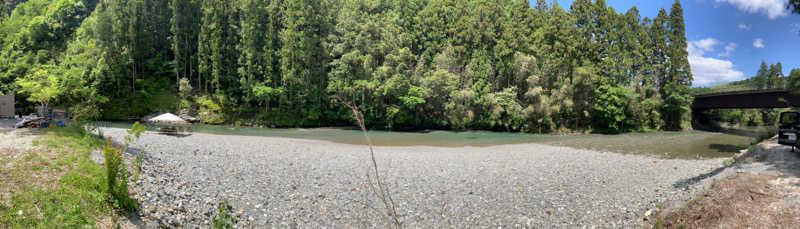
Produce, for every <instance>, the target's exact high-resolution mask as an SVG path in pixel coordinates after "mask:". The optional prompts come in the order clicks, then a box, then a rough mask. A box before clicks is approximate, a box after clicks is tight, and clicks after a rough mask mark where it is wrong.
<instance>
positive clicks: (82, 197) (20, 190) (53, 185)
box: [0, 125, 115, 228]
mask: <svg viewBox="0 0 800 229" xmlns="http://www.w3.org/2000/svg"><path fill="white" fill-rule="evenodd" d="M41 131H42V133H41V134H39V135H38V136H36V137H35V138H34V139H33V140H32V145H33V147H32V149H23V150H17V151H15V150H14V149H11V150H9V151H10V152H2V154H0V159H2V161H3V162H2V163H3V166H2V167H0V177H2V178H0V181H1V182H2V184H1V185H3V186H6V187H8V188H7V190H2V191H3V192H6V193H4V195H3V196H2V199H0V228H78V227H86V226H97V225H109V223H111V221H112V220H111V218H112V217H111V216H112V213H113V212H114V209H115V208H114V207H113V204H112V203H113V201H109V195H107V189H108V187H107V186H108V185H107V181H106V176H105V175H104V174H105V169H104V167H103V166H101V165H98V164H97V163H94V162H92V161H91V160H90V152H91V151H92V150H93V149H97V148H99V147H100V146H102V145H103V144H104V141H103V139H101V138H99V137H96V136H93V135H89V134H87V132H86V131H85V130H84V129H83V127H81V126H77V125H76V126H72V127H64V128H48V129H42V130H41ZM10 134H14V133H10ZM4 137H9V135H6V136H4Z"/></svg>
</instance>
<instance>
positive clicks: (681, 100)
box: [663, 0, 692, 130]
mask: <svg viewBox="0 0 800 229" xmlns="http://www.w3.org/2000/svg"><path fill="white" fill-rule="evenodd" d="M669 14H670V16H669V20H668V21H667V25H668V28H669V31H670V32H669V36H668V38H669V45H668V53H667V54H668V55H669V61H668V67H667V80H666V82H665V83H666V84H665V86H664V112H663V117H664V123H665V124H666V127H667V128H668V129H671V130H679V129H681V128H683V123H684V121H686V120H688V119H689V118H690V117H689V115H688V113H689V105H690V104H691V100H692V97H691V96H690V95H689V87H690V86H691V84H692V73H691V69H690V67H689V59H688V53H687V51H686V46H687V43H686V32H685V29H686V28H685V25H684V22H683V8H682V7H681V4H680V1H678V0H675V3H673V4H672V9H671V10H670V13H669Z"/></svg>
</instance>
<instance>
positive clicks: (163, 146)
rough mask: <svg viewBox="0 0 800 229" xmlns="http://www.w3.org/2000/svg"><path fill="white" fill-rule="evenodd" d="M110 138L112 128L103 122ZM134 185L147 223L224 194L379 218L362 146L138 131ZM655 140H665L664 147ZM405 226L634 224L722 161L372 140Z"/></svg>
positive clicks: (357, 219) (298, 219)
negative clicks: (138, 171)
mask: <svg viewBox="0 0 800 229" xmlns="http://www.w3.org/2000/svg"><path fill="white" fill-rule="evenodd" d="M103 132H104V134H105V136H112V137H114V138H115V139H121V138H122V136H124V134H125V130H123V129H114V128H104V129H103ZM135 146H136V147H138V148H145V149H146V150H147V151H146V156H145V164H144V173H145V174H144V175H143V176H142V177H141V179H140V180H139V181H138V183H137V184H135V186H136V187H137V194H136V195H137V196H138V197H139V198H140V199H141V203H142V209H141V212H140V214H141V216H142V218H143V219H144V221H145V222H146V223H147V225H148V227H157V226H158V225H161V226H184V227H190V228H193V227H207V225H208V223H210V220H211V215H213V214H214V213H215V212H216V211H215V206H216V204H217V203H218V202H219V201H221V200H222V199H228V200H230V202H231V205H232V206H233V208H234V212H236V215H237V217H239V219H240V220H239V222H238V226H240V227H244V228H253V227H271V226H277V227H292V226H298V227H300V228H319V227H323V226H324V227H328V228H341V227H359V228H364V227H376V226H377V227H383V226H386V225H388V224H389V223H390V221H389V219H388V217H387V214H386V212H385V211H383V210H382V208H383V205H382V204H381V203H380V202H378V201H377V198H376V196H375V194H374V193H373V192H372V191H371V189H370V186H369V185H368V183H367V178H366V174H367V171H368V169H369V168H370V167H369V163H368V160H369V159H368V148H367V147H365V146H358V145H347V144H338V143H331V142H325V141H315V140H300V139H289V138H273V137H253V136H228V135H212V134H201V133H196V134H192V135H190V136H183V137H176V136H166V135H159V134H156V133H152V132H147V133H145V134H144V135H142V138H141V139H140V140H139V141H138V142H137V144H135ZM664 147H670V146H668V145H665V146H664ZM375 152H376V156H377V158H378V164H379V167H380V169H381V171H382V173H383V176H384V177H385V180H386V183H388V184H389V187H390V188H391V193H392V196H393V198H394V200H395V202H397V205H398V206H399V209H398V211H399V213H400V217H401V218H402V220H403V223H404V225H405V226H407V227H412V228H414V227H421V228H430V227H434V226H436V227H458V228H464V227H490V226H491V227H494V226H502V227H529V228H530V227H534V228H581V227H584V226H589V227H591V226H601V227H614V228H619V227H625V228H628V227H636V226H639V225H644V224H646V223H647V222H646V221H645V220H644V218H645V217H644V216H643V214H644V213H645V212H646V211H647V210H649V209H654V208H656V204H657V203H660V202H664V201H669V200H687V199H689V198H691V197H692V196H694V194H696V193H698V190H701V189H702V188H701V187H699V186H698V185H697V184H696V183H697V182H696V180H697V179H698V178H703V177H706V176H708V175H709V174H710V173H712V172H713V171H714V170H715V169H717V168H719V167H721V166H722V161H723V160H724V159H710V160H668V159H658V158H652V157H647V156H638V155H626V154H617V153H609V152H596V151H589V150H578V149H573V148H567V147H554V146H548V145H540V144H516V145H501V146H491V147H460V148H449V147H426V146H413V147H376V148H375Z"/></svg>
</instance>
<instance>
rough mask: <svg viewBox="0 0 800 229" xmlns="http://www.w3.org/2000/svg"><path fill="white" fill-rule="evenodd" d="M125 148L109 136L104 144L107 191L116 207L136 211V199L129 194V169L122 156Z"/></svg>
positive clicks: (110, 200)
mask: <svg viewBox="0 0 800 229" xmlns="http://www.w3.org/2000/svg"><path fill="white" fill-rule="evenodd" d="M124 150H125V148H123V147H118V146H114V145H113V143H112V142H111V138H108V141H107V142H106V145H105V146H103V157H104V158H105V167H106V169H105V180H106V186H105V187H106V193H107V195H108V197H109V198H108V200H109V202H110V203H111V204H113V205H114V206H115V207H116V208H119V209H121V210H123V211H128V212H132V211H135V210H136V208H137V207H138V206H137V203H136V200H134V199H132V198H131V197H130V195H129V194H128V171H127V169H126V168H125V161H124V158H123V157H122V154H123V153H124Z"/></svg>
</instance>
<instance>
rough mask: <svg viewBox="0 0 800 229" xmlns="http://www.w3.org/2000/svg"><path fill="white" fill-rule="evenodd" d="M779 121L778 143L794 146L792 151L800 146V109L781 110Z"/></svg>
mask: <svg viewBox="0 0 800 229" xmlns="http://www.w3.org/2000/svg"><path fill="white" fill-rule="evenodd" d="M778 121H779V122H778V144H781V145H788V146H792V151H794V149H795V148H797V147H800V144H798V141H797V134H798V132H800V111H786V112H781V115H780V119H779V120H778Z"/></svg>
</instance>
